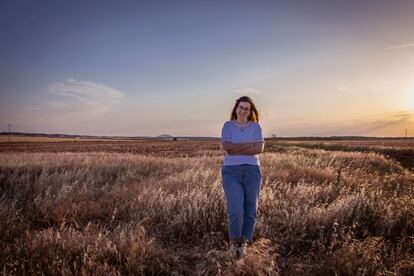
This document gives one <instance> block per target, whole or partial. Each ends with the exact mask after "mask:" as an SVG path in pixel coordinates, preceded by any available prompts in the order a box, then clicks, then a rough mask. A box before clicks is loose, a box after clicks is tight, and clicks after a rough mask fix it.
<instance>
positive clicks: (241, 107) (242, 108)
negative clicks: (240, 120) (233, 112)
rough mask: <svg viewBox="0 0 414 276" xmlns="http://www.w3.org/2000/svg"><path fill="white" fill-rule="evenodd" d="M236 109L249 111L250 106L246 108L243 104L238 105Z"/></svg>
mask: <svg viewBox="0 0 414 276" xmlns="http://www.w3.org/2000/svg"><path fill="white" fill-rule="evenodd" d="M238 109H240V110H242V111H246V112H249V111H250V108H248V107H243V106H239V107H238Z"/></svg>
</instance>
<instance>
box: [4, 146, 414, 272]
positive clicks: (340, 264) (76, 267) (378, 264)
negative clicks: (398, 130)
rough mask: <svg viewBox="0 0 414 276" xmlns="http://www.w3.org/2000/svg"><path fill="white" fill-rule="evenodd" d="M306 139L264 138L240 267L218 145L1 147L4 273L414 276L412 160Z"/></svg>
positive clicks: (221, 155)
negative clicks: (230, 249) (232, 249)
mask: <svg viewBox="0 0 414 276" xmlns="http://www.w3.org/2000/svg"><path fill="white" fill-rule="evenodd" d="M381 142H383V141H381ZM390 143H391V144H392V142H389V144H390ZM304 144H306V142H303V141H299V142H298V143H297V144H296V145H287V143H286V142H281V141H277V140H276V139H268V140H266V147H265V153H263V154H261V156H260V158H261V166H262V173H263V183H262V190H261V195H260V202H259V210H258V217H257V225H256V230H255V239H254V243H253V245H252V246H251V247H249V248H248V249H247V251H246V254H245V256H243V258H242V259H240V260H238V261H234V260H232V259H231V258H229V256H228V255H227V252H226V250H227V246H228V244H227V242H228V240H227V222H226V209H225V200H224V195H223V189H222V186H221V176H220V166H221V164H222V159H223V152H222V151H221V149H220V144H219V142H218V141H147V142H142V141H136V142H133V141H129V142H128V141H78V142H70V141H65V142H55V143H50V142H37V143H33V142H22V143H6V142H3V143H0V195H1V197H0V248H1V250H0V269H1V274H2V275H24V274H48V275H51V274H53V275H55V274H64V275H73V274H93V275H106V274H112V275H128V274H135V275H414V171H413V170H412V168H411V167H410V164H411V163H409V162H408V163H407V162H405V161H404V162H402V163H400V162H399V161H397V159H398V158H400V154H401V152H398V154H396V155H394V156H396V158H397V159H395V158H393V157H392V154H390V155H389V154H384V153H383V152H376V151H374V150H372V148H369V150H366V151H365V150H362V151H358V150H356V149H355V148H347V147H344V148H338V147H336V148H332V149H329V148H321V147H319V148H309V147H307V146H306V145H304ZM376 145H378V144H376ZM353 146H355V145H353ZM357 146H361V147H363V146H364V145H363V144H357ZM365 146H366V145H365ZM372 146H374V147H375V145H369V147H372ZM378 146H380V147H383V145H378ZM390 147H391V148H393V146H392V145H391V146H390ZM394 148H395V149H396V147H394ZM342 149H343V150H342ZM408 149H409V150H413V148H412V147H411V148H410V147H408ZM396 150H398V149H396ZM408 154H410V151H404V152H403V157H404V158H405V157H407V156H409V155H408ZM411 157H412V158H413V159H414V155H412V156H411ZM401 160H403V159H401ZM404 160H405V159H404Z"/></svg>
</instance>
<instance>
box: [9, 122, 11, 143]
mask: <svg viewBox="0 0 414 276" xmlns="http://www.w3.org/2000/svg"><path fill="white" fill-rule="evenodd" d="M10 128H11V124H9V143H10Z"/></svg>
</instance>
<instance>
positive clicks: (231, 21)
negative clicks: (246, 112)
mask: <svg viewBox="0 0 414 276" xmlns="http://www.w3.org/2000/svg"><path fill="white" fill-rule="evenodd" d="M413 14H414V1H398V0H395V1H385V0H384V1H381V0H376V1H332V0H331V1H260V0H258V1H226V0H222V1H214V0H209V1H207V0H206V1H195V0H194V1H138V0H137V1H59V0H54V1H40V0H33V1H20V0H19V1H11V0H9V1H8V0H1V1H0V34H1V43H0V132H1V131H7V130H8V124H9V123H11V124H12V131H17V132H37V133H65V134H86V135H125V136H156V135H160V134H166V133H168V134H170V135H174V136H214V137H218V136H220V131H221V127H222V125H223V123H224V121H226V120H228V119H229V115H230V112H231V109H232V107H233V105H234V102H235V100H236V99H237V98H238V97H240V96H243V95H247V96H250V97H251V98H252V99H253V100H254V102H255V103H256V106H257V107H258V110H259V113H260V116H261V117H260V124H261V126H262V129H263V132H264V135H265V136H266V137H269V136H271V135H272V134H275V135H276V136H332V135H358V136H360V135H361V136H404V135H405V129H408V135H409V136H414V16H413Z"/></svg>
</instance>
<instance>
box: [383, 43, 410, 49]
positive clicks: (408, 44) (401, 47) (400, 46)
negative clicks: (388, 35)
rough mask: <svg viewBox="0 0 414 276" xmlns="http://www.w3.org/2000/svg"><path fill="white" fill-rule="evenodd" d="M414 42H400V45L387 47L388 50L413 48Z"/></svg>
mask: <svg viewBox="0 0 414 276" xmlns="http://www.w3.org/2000/svg"><path fill="white" fill-rule="evenodd" d="M413 47H414V43H407V44H398V45H392V46H389V47H387V48H385V49H386V50H398V49H406V48H413Z"/></svg>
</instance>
